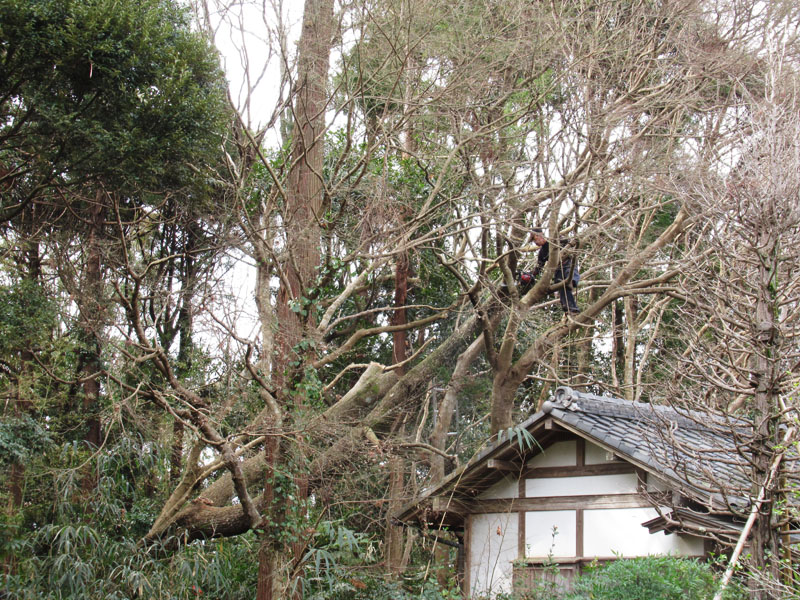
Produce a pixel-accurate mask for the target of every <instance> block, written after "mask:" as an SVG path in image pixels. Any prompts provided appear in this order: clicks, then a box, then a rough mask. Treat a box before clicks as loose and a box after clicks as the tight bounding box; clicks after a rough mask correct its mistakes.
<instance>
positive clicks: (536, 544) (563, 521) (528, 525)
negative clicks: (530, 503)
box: [525, 510, 577, 558]
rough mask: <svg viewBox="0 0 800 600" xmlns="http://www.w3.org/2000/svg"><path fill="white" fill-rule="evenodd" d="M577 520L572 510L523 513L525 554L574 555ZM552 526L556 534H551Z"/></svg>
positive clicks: (536, 555)
mask: <svg viewBox="0 0 800 600" xmlns="http://www.w3.org/2000/svg"><path fill="white" fill-rule="evenodd" d="M576 524H577V521H576V518H575V511H574V510H538V511H531V512H526V513H525V556H527V557H530V558H544V557H547V556H559V557H565V556H575V535H576V526H577V525H576ZM553 527H555V528H556V534H555V536H554V535H553Z"/></svg>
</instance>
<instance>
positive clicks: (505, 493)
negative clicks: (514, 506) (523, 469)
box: [478, 475, 519, 500]
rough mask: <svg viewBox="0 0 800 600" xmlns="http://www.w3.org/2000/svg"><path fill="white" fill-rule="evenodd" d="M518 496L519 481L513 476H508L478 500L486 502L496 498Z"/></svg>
mask: <svg viewBox="0 0 800 600" xmlns="http://www.w3.org/2000/svg"><path fill="white" fill-rule="evenodd" d="M518 496H519V479H518V478H516V477H513V476H511V475H506V476H505V477H504V478H503V479H501V480H500V481H498V482H497V483H495V484H494V485H493V486H492V487H490V488H489V489H488V490H486V491H485V492H483V493H482V494H480V495H479V496H478V498H481V499H484V500H493V499H496V498H516V497H518Z"/></svg>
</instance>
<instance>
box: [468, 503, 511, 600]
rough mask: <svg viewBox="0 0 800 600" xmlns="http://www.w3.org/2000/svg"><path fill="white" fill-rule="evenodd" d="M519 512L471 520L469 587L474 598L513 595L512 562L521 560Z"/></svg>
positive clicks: (486, 515) (477, 516) (491, 514)
mask: <svg viewBox="0 0 800 600" xmlns="http://www.w3.org/2000/svg"><path fill="white" fill-rule="evenodd" d="M518 523H519V516H518V513H487V514H481V515H472V517H471V518H470V532H469V538H470V551H469V587H470V594H471V595H472V596H473V597H480V596H495V595H497V594H499V593H510V592H511V588H512V583H513V579H512V577H513V565H512V561H514V560H516V559H517V558H518V556H517V554H518V552H517V549H518V545H519V537H518V532H519V527H518Z"/></svg>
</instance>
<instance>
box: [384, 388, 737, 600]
mask: <svg viewBox="0 0 800 600" xmlns="http://www.w3.org/2000/svg"><path fill="white" fill-rule="evenodd" d="M747 429H748V428H747V427H746V425H744V424H743V423H742V422H737V421H733V420H730V419H726V418H724V417H721V416H716V415H712V414H710V413H702V412H696V411H688V410H681V409H680V408H677V407H668V406H655V405H651V404H644V403H634V402H630V401H626V400H621V399H617V398H610V397H603V396H596V395H592V394H586V393H580V392H577V391H574V390H572V389H570V388H565V387H562V388H559V389H558V390H557V391H556V393H555V394H554V395H553V397H552V398H551V399H550V400H548V401H547V402H545V403H544V406H543V409H542V410H541V411H540V412H537V413H536V414H534V415H533V416H532V417H530V418H529V419H528V420H527V421H525V422H524V423H522V424H521V425H519V426H518V427H516V428H514V429H512V430H509V431H505V432H501V435H500V436H499V439H498V440H497V441H495V442H494V443H492V444H491V445H489V446H488V447H487V448H485V449H484V450H483V451H482V452H480V453H479V454H478V455H477V456H475V457H474V458H473V459H472V460H470V461H469V463H467V464H466V465H464V466H462V467H461V468H459V469H457V470H456V471H454V472H453V473H451V474H450V475H448V476H447V477H446V478H445V479H444V480H443V481H442V482H441V483H439V484H438V485H436V487H434V488H433V489H429V490H427V491H425V492H424V493H423V494H422V496H421V497H420V498H418V499H417V500H416V501H414V502H413V503H411V504H409V505H408V506H406V507H404V508H403V509H402V510H401V511H400V512H399V513H398V514H397V515H396V517H397V519H398V520H399V521H400V522H402V523H406V524H413V525H415V526H422V527H425V528H427V529H429V530H431V531H442V530H449V531H451V532H453V533H455V534H456V536H457V539H458V540H459V556H460V559H459V576H460V578H461V582H462V587H463V590H464V592H465V595H466V596H468V597H473V598H475V597H486V596H488V597H494V596H495V595H497V594H498V593H509V592H511V591H512V590H513V589H514V588H515V586H525V585H527V584H528V583H530V582H531V581H532V580H533V579H535V578H542V577H553V576H555V577H557V578H558V580H559V582H560V585H565V586H568V585H569V584H570V581H571V580H572V578H574V576H575V575H576V574H577V573H579V572H580V571H581V568H582V567H583V566H584V565H586V564H588V563H591V562H594V561H600V562H602V561H609V560H616V559H618V558H621V557H625V558H629V557H638V556H646V555H652V554H672V555H679V556H691V557H702V556H705V555H706V554H707V553H708V552H709V551H710V550H711V549H712V548H714V545H715V542H714V540H716V541H717V542H719V541H720V540H722V539H728V540H730V539H734V538H736V537H737V536H738V535H739V532H740V531H741V527H742V525H741V522H742V519H741V518H740V517H741V515H742V514H744V513H746V512H747V509H748V506H749V503H748V500H747V496H748V494H749V493H750V490H751V488H752V484H751V483H750V478H749V476H748V468H749V467H748V465H747V462H746V461H745V460H744V459H743V458H742V456H741V454H740V453H739V452H737V445H736V444H737V442H738V443H739V444H741V441H740V440H739V439H737V432H740V433H743V434H744V433H746V430H747ZM739 447H740V446H739ZM435 535H438V534H435Z"/></svg>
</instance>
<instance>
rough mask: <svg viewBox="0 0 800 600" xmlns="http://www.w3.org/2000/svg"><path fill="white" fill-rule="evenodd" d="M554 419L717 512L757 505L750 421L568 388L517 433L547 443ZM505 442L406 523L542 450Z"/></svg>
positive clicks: (407, 512)
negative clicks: (500, 464) (496, 465)
mask: <svg viewBox="0 0 800 600" xmlns="http://www.w3.org/2000/svg"><path fill="white" fill-rule="evenodd" d="M548 421H551V422H552V423H554V424H555V425H557V426H558V427H561V428H563V429H566V430H571V431H572V432H573V433H575V434H577V435H579V436H581V437H583V438H585V439H587V440H589V441H590V442H593V443H595V444H597V445H599V446H601V447H603V448H605V449H606V450H608V451H610V452H613V453H615V454H617V455H618V456H619V457H620V458H621V459H623V460H625V461H628V462H630V463H633V464H634V465H636V466H639V467H640V468H642V469H644V470H646V471H649V472H651V473H653V474H655V475H656V476H657V477H659V478H661V479H663V480H664V481H665V483H667V484H668V486H669V487H671V488H672V489H674V490H677V491H679V492H680V493H681V494H682V495H683V496H686V497H688V498H690V499H691V500H693V501H695V502H697V503H699V504H701V505H704V506H705V507H706V508H707V509H708V510H710V511H711V513H712V514H714V513H717V514H720V513H727V514H730V513H731V512H739V513H740V514H741V512H743V511H744V510H746V508H747V507H748V506H749V504H750V494H751V492H752V490H753V488H754V486H753V484H752V480H751V477H750V464H749V454H748V447H747V443H748V441H749V440H750V438H751V437H752V427H751V426H750V425H749V424H748V423H747V422H745V421H740V420H735V419H732V418H730V417H725V416H723V415H717V414H714V413H711V412H699V411H690V410H685V409H681V408H678V407H671V406H662V405H653V404H645V403H640V402H630V401H628V400H622V399H619V398H611V397H607V396H596V395H594V394H587V393H583V392H578V391H575V390H572V389H570V388H567V387H561V388H558V389H557V390H556V392H555V394H554V395H553V396H552V397H551V398H550V399H549V400H548V401H547V402H545V403H544V406H543V407H542V410H541V411H540V412H537V413H536V414H534V415H532V416H531V417H530V418H528V419H527V420H526V421H525V422H523V423H521V424H520V425H519V426H518V427H517V428H515V429H517V430H519V429H526V430H527V431H529V432H532V433H533V435H534V436H536V438H537V440H543V439H544V437H546V436H547V435H551V434H554V433H555V431H556V430H557V428H553V427H548V425H547V423H548ZM499 438H500V439H499V440H497V441H495V442H494V443H492V444H490V445H488V446H487V447H486V448H484V449H483V450H482V451H481V452H479V453H478V454H477V455H476V456H474V457H473V458H472V459H471V460H470V461H469V462H468V463H467V464H465V465H463V466H462V467H461V468H459V469H457V470H455V471H454V472H452V473H450V474H449V475H448V476H447V477H445V478H444V479H443V480H442V481H440V482H439V483H438V484H437V485H435V486H434V487H433V488H430V489H428V490H426V491H424V492H423V493H422V494H421V495H420V497H419V498H417V499H416V500H415V501H414V502H412V503H410V504H408V505H407V506H406V507H404V508H403V509H402V510H401V511H400V512H399V513H398V515H399V516H400V518H413V515H414V514H418V512H419V510H420V507H421V505H422V504H423V503H425V502H427V501H428V499H430V498H433V497H437V496H447V497H465V498H468V497H475V496H476V495H477V494H479V493H480V492H481V491H483V490H485V489H487V488H488V487H489V486H490V485H491V484H492V483H494V482H496V481H497V480H498V479H499V478H500V477H502V476H503V473H502V472H500V471H498V470H497V469H493V468H491V462H490V461H491V460H492V459H499V460H500V461H512V462H513V461H515V460H517V461H518V460H527V459H528V458H530V456H531V454H532V453H534V454H535V453H536V452H538V449H537V447H529V448H528V449H527V450H523V449H522V448H521V445H520V444H519V440H518V439H514V438H513V437H511V438H509V436H508V435H505V432H500V436H499ZM545 445H546V443H545ZM537 446H538V444H537ZM791 453H792V454H793V456H792V457H791V460H790V461H789V464H791V465H792V469H797V466H796V463H797V462H798V461H797V459H798V457H797V455H796V453H795V452H794V451H791ZM526 456H527V458H526Z"/></svg>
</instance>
